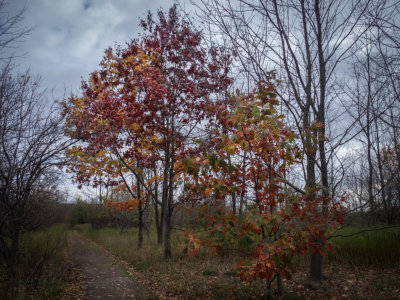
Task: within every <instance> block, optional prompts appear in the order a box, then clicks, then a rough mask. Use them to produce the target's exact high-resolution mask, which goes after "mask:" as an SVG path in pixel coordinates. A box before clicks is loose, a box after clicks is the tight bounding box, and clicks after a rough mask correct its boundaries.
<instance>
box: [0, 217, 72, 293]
mask: <svg viewBox="0 0 400 300" xmlns="http://www.w3.org/2000/svg"><path fill="white" fill-rule="evenodd" d="M66 232H67V231H66V226H65V225H63V224H56V225H53V226H51V227H49V228H46V229H42V230H38V231H34V232H25V233H24V234H22V235H21V238H20V247H19V252H18V254H17V264H16V268H15V269H16V276H15V280H16V284H15V288H14V291H13V299H21V300H22V299H59V298H60V297H61V295H62V293H63V272H64V253H63V251H64V249H65V248H66V243H67V242H66V241H67V240H66ZM0 274H1V275H0V278H1V281H0V288H1V290H3V291H4V290H5V288H4V285H5V284H7V278H8V277H7V274H6V273H5V270H4V268H1V269H0Z"/></svg>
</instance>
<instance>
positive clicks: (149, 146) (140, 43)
mask: <svg viewBox="0 0 400 300" xmlns="http://www.w3.org/2000/svg"><path fill="white" fill-rule="evenodd" d="M158 19H159V20H158V22H157V23H156V22H155V21H154V20H153V16H152V15H151V13H149V14H148V17H147V19H146V20H142V22H141V25H142V27H143V29H144V34H143V35H142V36H141V38H140V39H139V40H133V41H132V42H130V43H129V44H128V45H127V48H126V49H123V48H121V47H118V48H117V49H116V50H115V51H114V50H112V49H111V48H110V49H108V50H107V51H106V55H105V57H104V59H103V61H102V62H101V70H100V71H96V72H93V73H92V74H91V76H90V80H89V82H84V83H83V85H82V90H83V96H82V97H72V98H70V99H69V103H68V104H67V113H68V116H69V126H70V134H71V135H72V136H75V137H77V138H80V139H81V141H82V142H83V143H84V146H82V147H80V148H79V149H78V148H76V149H75V150H73V151H75V152H76V153H77V154H78V155H79V153H82V155H86V153H89V152H90V153H92V155H91V157H96V153H99V152H101V151H104V152H105V155H106V156H112V157H113V161H114V162H115V163H113V164H114V165H116V164H117V162H116V161H118V162H119V164H120V165H119V166H118V168H120V169H119V170H121V171H119V175H120V177H119V179H118V180H119V182H120V183H121V184H123V185H124V186H125V187H126V188H127V189H128V188H130V183H129V184H127V182H126V180H124V179H123V176H125V175H126V174H130V175H129V176H133V177H134V178H135V179H136V184H134V188H133V189H132V191H136V192H134V198H135V199H138V200H139V201H138V204H139V206H140V205H141V203H142V201H141V200H142V199H143V201H147V199H148V198H149V197H151V198H152V199H153V201H154V202H155V203H159V204H160V205H161V216H160V219H161V220H160V224H159V225H160V228H159V230H161V232H163V230H164V244H165V257H167V258H168V257H171V241H170V235H171V221H172V213H173V210H174V207H175V205H176V203H177V202H179V196H180V195H177V193H178V192H179V191H180V190H181V189H180V187H181V182H180V179H179V176H180V174H181V172H182V171H181V170H179V168H177V164H176V163H177V161H179V160H181V159H183V158H184V157H185V156H186V155H187V154H188V153H191V152H195V151H198V147H193V145H190V144H189V142H190V141H191V136H192V135H193V134H195V132H196V131H197V130H198V129H199V128H200V125H201V123H202V122H203V121H204V120H206V119H207V118H208V117H209V116H210V115H211V112H210V111H208V110H207V107H208V103H211V102H212V101H213V100H212V96H213V95H215V94H217V93H219V92H223V91H225V90H226V88H227V86H228V85H229V83H230V79H229V78H228V71H229V61H230V58H229V56H228V55H225V54H224V53H223V52H222V50H223V49H218V48H212V49H210V50H209V51H206V49H205V47H204V46H203V45H202V36H201V33H200V32H198V31H196V30H194V29H193V28H192V27H191V26H190V24H189V23H188V22H187V21H185V20H184V19H183V18H182V17H181V16H180V15H179V13H178V10H177V7H176V6H173V7H172V8H171V9H170V10H169V11H168V14H166V13H164V12H163V11H159V12H158ZM68 106H69V107H68ZM100 160H101V159H100ZM91 175H93V174H91ZM145 175H146V177H147V180H144V179H145ZM148 176H150V177H148ZM159 185H160V188H161V191H160V193H159V191H158V186H159ZM142 189H143V192H144V193H142V196H139V195H138V193H139V192H141V191H142ZM158 195H161V197H160V198H161V200H160V199H159V196H158ZM180 200H182V199H180ZM157 211H158V210H157V209H156V212H157ZM163 227H164V229H163Z"/></svg>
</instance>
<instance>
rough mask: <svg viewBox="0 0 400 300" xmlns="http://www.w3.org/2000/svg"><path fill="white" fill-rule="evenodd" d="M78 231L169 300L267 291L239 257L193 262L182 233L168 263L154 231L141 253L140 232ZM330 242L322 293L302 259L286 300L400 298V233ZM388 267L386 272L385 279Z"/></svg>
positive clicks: (246, 296) (85, 228) (241, 296)
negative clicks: (309, 281) (307, 283)
mask: <svg viewBox="0 0 400 300" xmlns="http://www.w3.org/2000/svg"><path fill="white" fill-rule="evenodd" d="M77 229H78V230H79V231H81V233H83V234H84V235H86V236H87V237H88V238H90V239H92V240H94V241H96V242H98V243H99V244H101V245H102V246H103V247H104V248H106V249H108V250H109V251H110V252H112V253H113V254H114V255H116V256H118V257H120V258H122V259H124V260H125V261H127V262H129V263H130V264H131V265H132V266H133V267H134V268H135V269H136V270H137V271H140V273H141V274H143V275H144V276H146V277H147V278H150V279H151V280H150V282H151V286H152V287H153V288H154V287H155V288H156V289H158V290H159V291H160V294H162V295H165V296H166V297H167V298H179V299H181V298H185V299H200V298H201V299H227V298H229V299H259V298H260V297H262V296H263V294H264V292H265V285H264V283H263V282H261V281H257V282H254V283H253V284H248V283H246V282H241V281H240V279H239V278H238V276H237V275H238V272H237V270H233V267H234V265H235V264H236V263H237V262H238V261H239V260H240V257H238V256H237V255H234V254H229V255H226V256H224V257H213V256H208V255H206V254H204V253H203V254H202V255H200V256H199V257H198V258H193V257H187V256H185V255H184V254H182V252H181V249H180V248H179V245H178V233H174V234H173V238H172V240H173V241H174V242H173V245H172V249H173V254H174V255H173V258H172V259H171V260H164V258H163V248H162V247H160V246H158V245H157V240H156V234H155V231H154V230H153V231H151V233H150V236H149V237H148V238H145V240H144V244H143V248H142V249H137V230H136V229H129V230H127V231H125V232H124V233H122V234H121V232H120V231H119V230H118V229H110V228H105V229H101V230H93V229H90V227H88V226H86V225H85V226H78V227H77ZM359 229H360V228H356V227H353V228H346V229H344V230H342V231H341V232H340V233H341V234H343V235H348V234H352V233H354V232H357V231H359ZM332 241H333V242H334V243H335V248H336V252H335V253H334V254H332V255H328V256H327V257H326V259H325V266H324V274H325V276H326V277H327V279H326V281H325V283H324V285H323V286H321V289H320V290H315V291H313V290H307V289H305V288H304V285H303V283H304V279H305V278H307V273H308V262H306V261H305V258H303V259H301V260H299V261H298V262H297V263H295V264H294V265H293V269H294V276H293V280H291V281H286V280H284V283H283V284H284V290H285V299H310V298H315V299H325V298H327V299H328V298H329V299H330V298H332V297H337V296H338V295H339V296H340V297H344V296H346V297H350V298H356V299H359V298H360V299H361V298H371V297H372V298H374V297H375V298H376V295H378V294H379V293H381V294H382V297H383V298H385V297H386V298H396V297H397V295H398V296H399V297H400V291H399V289H398V288H397V282H398V278H399V277H400V271H399V270H400V269H399V266H400V261H399V256H400V255H399V249H400V244H399V243H400V229H399V228H395V229H390V230H388V231H372V232H366V233H363V234H361V235H357V236H353V237H351V238H342V237H336V238H333V239H332ZM396 266H397V271H396ZM385 267H386V268H388V269H387V270H385V276H382V275H381V274H382V268H385ZM274 284H275V283H274ZM396 293H397V294H396ZM343 295H344V296H343ZM393 295H396V296H394V297H393ZM340 297H339V298H340Z"/></svg>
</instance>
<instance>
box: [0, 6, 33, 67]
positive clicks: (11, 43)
mask: <svg viewBox="0 0 400 300" xmlns="http://www.w3.org/2000/svg"><path fill="white" fill-rule="evenodd" d="M24 13H25V8H23V9H21V10H20V11H18V12H17V13H15V14H11V13H10V12H8V11H7V2H6V1H5V0H0V52H1V55H0V61H1V60H5V59H10V58H11V57H12V56H13V54H12V52H11V51H10V54H8V55H7V54H5V53H6V50H10V49H13V48H15V47H16V44H17V43H18V42H20V41H22V40H23V39H24V37H26V36H27V35H28V34H29V33H30V31H31V29H30V28H29V27H25V26H21V23H22V20H23V16H24Z"/></svg>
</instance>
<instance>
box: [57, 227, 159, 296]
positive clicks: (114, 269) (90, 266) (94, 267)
mask: <svg viewBox="0 0 400 300" xmlns="http://www.w3.org/2000/svg"><path fill="white" fill-rule="evenodd" d="M68 244H69V245H68V246H69V247H68V254H67V263H68V264H70V266H69V267H70V268H69V272H70V274H69V279H70V280H69V282H68V284H67V288H66V295H65V296H64V299H65V300H67V299H82V300H83V299H88V300H91V299H115V300H125V299H149V298H154V297H152V296H151V294H149V292H148V291H147V290H146V289H145V288H144V287H143V286H142V285H141V284H140V283H139V282H138V281H137V280H135V279H134V278H133V276H132V274H129V273H127V272H126V270H125V269H124V268H122V267H121V266H120V265H119V264H118V263H116V261H115V260H113V259H112V258H110V257H109V256H107V255H105V253H103V252H102V251H101V249H100V248H99V247H98V246H96V245H95V244H94V243H93V242H91V241H90V240H88V239H86V238H84V237H83V236H81V235H79V234H78V233H76V232H71V233H70V235H69V238H68Z"/></svg>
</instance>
